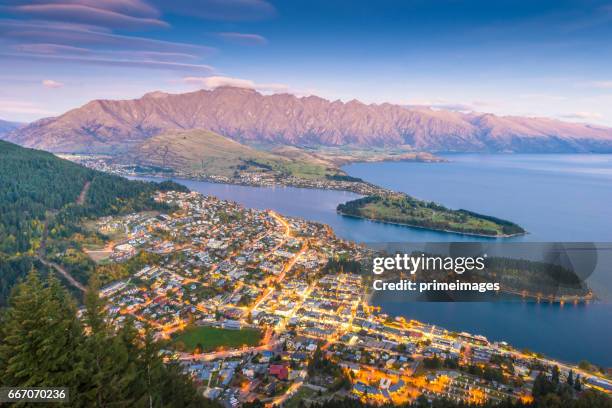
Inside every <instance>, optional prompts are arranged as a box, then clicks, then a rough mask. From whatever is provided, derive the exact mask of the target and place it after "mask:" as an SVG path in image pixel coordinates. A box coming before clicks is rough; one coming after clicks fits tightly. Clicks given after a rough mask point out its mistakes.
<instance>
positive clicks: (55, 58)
mask: <svg viewBox="0 0 612 408" xmlns="http://www.w3.org/2000/svg"><path fill="white" fill-rule="evenodd" d="M0 56H4V57H9V58H13V59H23V60H33V61H36V60H39V61H40V60H44V61H45V62H55V63H66V62H71V63H80V64H86V65H100V66H111V67H133V68H152V69H164V70H172V71H179V72H186V71H189V72H197V73H211V72H213V71H214V68H213V67H212V66H210V65H206V64H188V63H179V62H168V61H153V60H140V59H134V60H130V59H117V58H104V57H96V56H93V57H77V56H60V55H35V54H1V53H0Z"/></svg>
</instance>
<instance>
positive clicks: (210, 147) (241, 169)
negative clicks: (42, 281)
mask: <svg viewBox="0 0 612 408" xmlns="http://www.w3.org/2000/svg"><path fill="white" fill-rule="evenodd" d="M288 149H293V150H295V152H293V154H291V153H290V152H288V151H287V150H288ZM116 160H117V161H118V162H121V163H126V164H134V165H141V166H154V167H159V168H169V169H173V170H175V171H176V172H178V173H179V174H182V175H185V176H192V177H193V176H195V177H198V176H217V177H219V176H220V177H226V178H232V177H234V176H236V177H237V176H238V173H240V174H242V175H244V174H260V175H267V176H278V177H282V176H295V177H300V178H305V179H309V178H325V176H326V175H329V176H334V175H345V174H344V172H343V171H342V170H339V169H338V168H336V166H335V165H334V164H332V163H331V162H328V161H326V160H324V159H321V158H318V157H316V156H314V155H309V154H307V153H305V152H302V150H301V149H295V148H291V147H288V148H287V149H286V150H283V151H278V152H275V151H265V150H260V149H255V148H253V147H250V146H247V145H244V144H241V143H239V142H236V141H235V140H232V139H229V138H227V137H224V136H221V135H219V134H217V133H214V132H211V131H207V130H199V129H196V130H188V131H168V132H165V133H163V134H160V135H157V136H154V137H151V138H150V139H147V140H145V141H144V142H142V143H141V144H139V145H137V146H134V147H132V148H131V149H130V150H129V151H128V152H127V153H124V154H121V155H119V156H118V157H117V159H116Z"/></svg>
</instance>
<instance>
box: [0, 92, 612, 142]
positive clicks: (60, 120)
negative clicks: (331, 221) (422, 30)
mask: <svg viewBox="0 0 612 408" xmlns="http://www.w3.org/2000/svg"><path fill="white" fill-rule="evenodd" d="M189 129H204V130H209V131H212V132H215V133H218V134H220V135H223V136H226V137H229V138H231V139H233V140H236V141H239V142H241V143H246V144H252V145H260V144H265V145H288V146H298V147H317V146H359V147H366V148H367V147H384V148H400V147H401V148H403V149H414V150H419V151H430V152H524V153H526V152H529V153H532V152H539V153H552V152H598V153H603V152H612V128H607V127H602V126H594V125H588V124H581V123H569V122H564V121H559V120H553V119H548V118H528V117H518V116H496V115H493V114H479V113H462V112H454V111H447V110H435V109H430V108H421V107H416V108H415V107H406V106H401V105H393V104H389V103H383V104H369V105H368V104H364V103H361V102H359V101H356V100H352V101H350V102H346V103H345V102H341V101H328V100H326V99H323V98H320V97H317V96H308V97H297V96H294V95H291V94H273V95H263V94H261V93H259V92H257V91H255V90H252V89H244V88H234V87H219V88H216V89H214V90H210V91H209V90H199V91H195V92H189V93H183V94H167V93H163V92H152V93H148V94H146V95H144V96H143V97H141V98H138V99H132V100H94V101H91V102H89V103H87V104H85V105H83V106H81V107H79V108H76V109H73V110H70V111H68V112H66V113H64V114H63V115H61V116H58V117H53V118H46V119H41V120H38V121H36V122H33V123H31V124H29V125H27V126H24V127H21V128H17V129H14V130H12V131H10V132H9V133H5V134H4V135H0V137H2V138H4V139H7V140H9V141H11V142H15V143H18V144H20V145H23V146H27V147H34V148H38V149H44V150H49V151H53V152H66V153H68V152H72V153H121V152H125V151H128V150H130V149H133V148H134V147H135V146H139V145H140V144H142V143H143V142H144V141H146V140H147V139H149V138H151V137H153V136H156V135H159V134H161V133H164V132H167V131H175V130H189Z"/></svg>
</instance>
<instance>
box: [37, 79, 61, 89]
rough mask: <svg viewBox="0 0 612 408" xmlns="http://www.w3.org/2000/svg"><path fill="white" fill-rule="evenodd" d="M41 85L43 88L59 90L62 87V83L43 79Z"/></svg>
mask: <svg viewBox="0 0 612 408" xmlns="http://www.w3.org/2000/svg"><path fill="white" fill-rule="evenodd" d="M42 85H43V86H44V87H45V88H61V87H62V86H64V84H63V83H62V82H58V81H54V80H53V79H45V80H43V81H42Z"/></svg>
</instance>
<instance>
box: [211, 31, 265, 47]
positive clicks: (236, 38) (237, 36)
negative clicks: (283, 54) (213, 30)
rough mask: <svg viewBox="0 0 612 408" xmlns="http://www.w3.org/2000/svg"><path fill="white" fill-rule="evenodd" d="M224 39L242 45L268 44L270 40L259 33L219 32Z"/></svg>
mask: <svg viewBox="0 0 612 408" xmlns="http://www.w3.org/2000/svg"><path fill="white" fill-rule="evenodd" d="M217 35H218V36H219V37H221V38H222V39H223V40H226V41H229V42H232V43H235V44H241V45H266V44H267V43H268V40H267V39H266V38H265V37H263V36H261V35H259V34H249V33H236V32H224V33H217Z"/></svg>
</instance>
